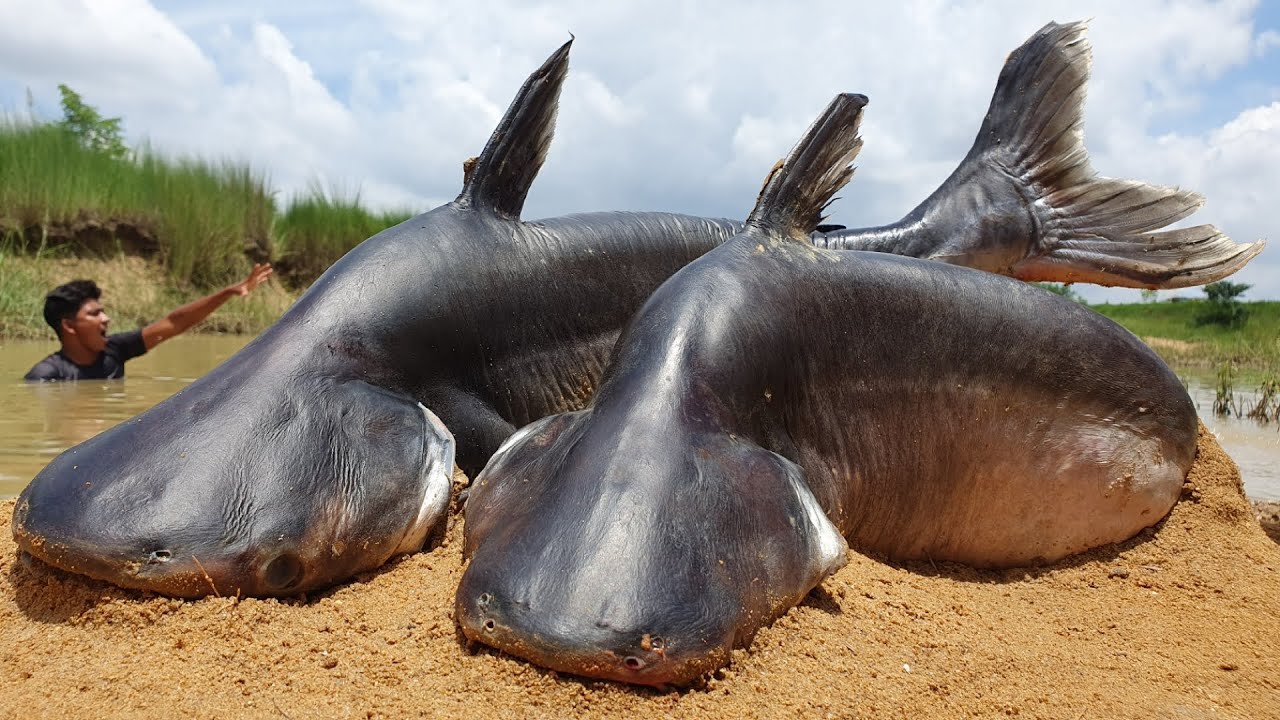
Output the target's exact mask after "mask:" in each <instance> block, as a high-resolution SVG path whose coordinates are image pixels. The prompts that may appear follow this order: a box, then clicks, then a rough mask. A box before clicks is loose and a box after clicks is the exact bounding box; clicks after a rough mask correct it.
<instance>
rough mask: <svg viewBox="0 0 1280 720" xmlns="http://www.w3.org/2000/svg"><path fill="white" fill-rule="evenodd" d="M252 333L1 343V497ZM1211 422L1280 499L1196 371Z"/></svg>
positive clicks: (1275, 445) (1263, 432)
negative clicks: (88, 370)
mask: <svg viewBox="0 0 1280 720" xmlns="http://www.w3.org/2000/svg"><path fill="white" fill-rule="evenodd" d="M249 339H250V338H248V337H244V336H233V335H183V336H181V337H177V338H174V339H173V340H170V341H168V342H166V343H165V344H163V345H161V346H160V347H158V348H156V349H155V350H153V351H152V352H150V353H147V354H146V355H144V356H142V357H140V358H138V359H136V360H132V361H130V363H129V365H128V378H127V379H126V380H124V381H118V380H117V381H110V382H107V381H99V382H80V383H42V384H31V383H24V382H22V380H21V377H22V375H23V374H24V373H26V371H27V370H28V369H29V368H30V367H31V366H32V365H34V364H35V363H36V362H37V361H39V360H40V359H41V358H43V357H44V356H45V355H47V354H49V353H50V352H52V351H53V350H54V349H56V348H55V346H54V344H53V343H52V341H50V342H34V341H10V342H5V343H4V344H0V498H3V497H12V496H14V495H17V494H18V493H19V492H20V491H21V490H22V488H23V487H24V486H25V485H26V484H27V482H29V481H30V480H31V478H32V477H34V476H35V474H36V473H37V472H39V471H40V469H41V468H42V467H44V466H45V464H46V463H48V462H49V460H51V459H53V457H54V456H55V455H57V454H58V453H60V452H62V451H63V450H65V449H67V448H69V447H71V446H72V445H75V444H77V443H80V442H83V441H85V440H87V439H89V438H91V437H93V436H94V435H97V434H98V433H100V432H102V431H103V430H106V429H107V428H109V427H111V426H112V425H115V424H116V423H118V422H120V421H122V420H126V419H128V418H130V417H133V416H134V415H137V414H138V413H140V412H142V411H143V410H146V409H147V408H149V407H151V406H152V405H155V404H156V403H158V402H160V401H161V400H163V399H165V398H166V397H169V396H170V395H172V394H173V393H175V392H177V391H178V390H179V389H181V388H182V387H184V386H185V385H187V384H188V383H190V382H192V381H193V380H195V379H196V378H198V377H200V376H201V375H203V374H204V373H206V372H208V371H209V370H210V369H212V368H213V367H214V366H215V365H217V364H218V363H220V362H222V361H223V360H225V359H227V358H228V357H230V356H231V355H233V354H234V353H235V352H236V351H237V350H239V349H240V348H241V347H243V346H244V345H245V343H247V342H248V341H249ZM1187 382H1188V384H1189V387H1190V390H1191V396H1192V398H1193V399H1195V401H1196V406H1197V407H1198V408H1199V409H1200V415H1201V417H1202V418H1203V419H1204V422H1205V425H1207V426H1208V427H1209V428H1210V429H1211V430H1213V431H1214V433H1216V434H1217V435H1218V438H1219V440H1220V441H1221V443H1222V446H1223V447H1224V448H1225V449H1226V451H1227V453H1228V454H1229V455H1231V457H1232V458H1233V459H1234V460H1235V461H1236V463H1237V464H1239V465H1240V470H1241V473H1242V474H1243V475H1244V484H1245V491H1246V492H1248V493H1249V495H1250V496H1252V497H1255V498H1263V499H1272V500H1280V429H1278V428H1277V425H1276V424H1274V423H1273V424H1271V425H1265V426H1263V425H1258V424H1256V423H1254V422H1253V421H1251V420H1241V419H1237V418H1217V417H1214V416H1213V413H1212V407H1213V390H1212V388H1211V387H1209V386H1208V385H1207V384H1205V381H1203V380H1200V379H1197V378H1195V377H1194V376H1190V377H1189V379H1188V381H1187Z"/></svg>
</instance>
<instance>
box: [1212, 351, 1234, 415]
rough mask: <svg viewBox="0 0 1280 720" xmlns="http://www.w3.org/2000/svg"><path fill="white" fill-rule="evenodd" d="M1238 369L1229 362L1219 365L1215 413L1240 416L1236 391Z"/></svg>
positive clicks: (1215, 387)
mask: <svg viewBox="0 0 1280 720" xmlns="http://www.w3.org/2000/svg"><path fill="white" fill-rule="evenodd" d="M1235 380H1236V369H1235V366H1234V365H1232V364H1231V363H1229V362H1226V363H1223V364H1222V365H1220V366H1219V367H1218V378H1217V382H1216V383H1215V384H1214V390H1213V414H1214V415H1217V416H1219V417H1222V416H1230V415H1233V414H1234V415H1235V416H1236V417H1240V416H1241V414H1240V402H1239V401H1238V400H1237V399H1236V393H1235Z"/></svg>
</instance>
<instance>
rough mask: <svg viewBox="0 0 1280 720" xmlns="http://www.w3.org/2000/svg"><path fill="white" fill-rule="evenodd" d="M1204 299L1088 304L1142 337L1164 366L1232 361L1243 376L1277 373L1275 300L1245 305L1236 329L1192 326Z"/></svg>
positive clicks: (1279, 340) (1279, 336)
mask: <svg viewBox="0 0 1280 720" xmlns="http://www.w3.org/2000/svg"><path fill="white" fill-rule="evenodd" d="M1207 302H1208V301H1207V300H1186V301H1182V302H1158V303H1140V304H1127V305H1091V306H1090V307H1091V308H1092V309H1094V310H1096V311H1098V312H1099V313H1101V314H1103V315H1106V316H1107V317H1109V318H1111V319H1112V320H1115V321H1116V322H1118V323H1120V324H1121V325H1123V326H1124V327H1125V328H1127V329H1128V330H1129V331H1130V332H1132V333H1133V334H1134V335H1137V336H1138V337H1141V338H1143V339H1144V340H1146V341H1147V342H1148V344H1150V345H1151V346H1152V348H1153V349H1154V350H1155V351H1156V352H1158V353H1160V355H1161V356H1162V357H1164V359H1165V360H1166V361H1168V362H1169V363H1170V364H1176V365H1181V366H1188V367H1199V368H1216V367H1218V366H1220V365H1222V364H1223V363H1227V362H1230V363H1234V364H1235V365H1236V367H1238V368H1240V369H1242V370H1244V371H1246V373H1247V374H1249V375H1256V374H1258V373H1267V374H1275V373H1276V372H1277V371H1280V302H1272V301H1262V302H1247V303H1244V306H1245V307H1247V308H1248V310H1249V319H1248V320H1247V321H1246V322H1245V324H1244V326H1242V327H1240V328H1234V329H1233V328H1226V327H1220V326H1217V325H1197V324H1196V322H1195V320H1196V316H1197V315H1198V314H1199V313H1200V312H1201V309H1202V308H1203V307H1204V306H1205V304H1206V303H1207Z"/></svg>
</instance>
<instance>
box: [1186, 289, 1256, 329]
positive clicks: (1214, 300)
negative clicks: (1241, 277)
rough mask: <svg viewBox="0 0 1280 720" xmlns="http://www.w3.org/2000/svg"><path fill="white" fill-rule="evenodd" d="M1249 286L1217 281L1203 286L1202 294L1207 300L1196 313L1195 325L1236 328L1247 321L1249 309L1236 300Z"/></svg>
mask: <svg viewBox="0 0 1280 720" xmlns="http://www.w3.org/2000/svg"><path fill="white" fill-rule="evenodd" d="M1250 287H1252V286H1251V285H1249V284H1247V283H1237V282H1231V281H1230V280H1219V281H1218V282H1216V283H1209V284H1208V285H1205V286H1204V294H1205V296H1207V297H1208V298H1209V300H1208V302H1206V303H1205V304H1204V307H1203V308H1201V309H1200V312H1198V313H1196V316H1195V323H1196V324H1197V325H1221V326H1223V327H1228V328H1238V327H1241V326H1243V325H1244V324H1245V321H1246V320H1248V319H1249V308H1247V307H1245V305H1244V303H1242V302H1240V301H1239V300H1238V299H1237V298H1239V297H1240V296H1241V295H1243V294H1244V292H1245V291H1246V290H1248V289H1249V288H1250Z"/></svg>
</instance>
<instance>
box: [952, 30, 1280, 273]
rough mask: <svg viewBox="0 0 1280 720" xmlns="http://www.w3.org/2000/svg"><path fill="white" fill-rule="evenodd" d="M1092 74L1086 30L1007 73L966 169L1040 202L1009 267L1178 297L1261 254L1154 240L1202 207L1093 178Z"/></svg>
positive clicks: (1034, 40) (1213, 235)
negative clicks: (1007, 179)
mask: <svg viewBox="0 0 1280 720" xmlns="http://www.w3.org/2000/svg"><path fill="white" fill-rule="evenodd" d="M1090 65H1091V57H1090V48H1089V42H1088V40H1087V39H1086V38H1085V26H1084V24H1083V23H1069V24H1066V25H1057V24H1055V23H1049V24H1048V25H1046V26H1045V27H1044V28H1042V29H1041V30H1040V31H1039V32H1037V33H1036V34H1035V35H1034V36H1032V37H1031V39H1029V40H1028V41H1027V42H1026V43H1024V44H1023V45H1022V46H1021V47H1019V48H1018V49H1017V50H1015V51H1014V52H1013V53H1012V54H1011V55H1010V56H1009V59H1008V61H1007V62H1006V63H1005V66H1004V69H1003V70H1002V71H1001V73H1000V80H999V82H998V83H997V85H996V92H995V95H994V97H992V99H991V107H990V109H989V110H988V111H987V116H986V118H985V119H984V121H983V123H982V128H981V130H979V132H978V139H977V140H976V141H975V143H974V146H973V149H972V150H970V152H969V155H968V157H966V158H965V162H966V163H968V162H981V161H984V160H985V161H986V162H988V163H991V164H994V165H996V166H997V167H1000V168H1001V169H1003V170H1004V171H1005V172H1008V173H1010V174H1012V175H1013V176H1014V177H1015V178H1016V180H1017V181H1018V182H1020V183H1021V184H1022V185H1024V187H1025V188H1026V189H1027V190H1028V191H1029V194H1030V195H1031V196H1032V197H1035V196H1038V197H1039V200H1038V201H1035V202H1032V203H1030V207H1031V209H1032V212H1033V213H1034V215H1035V224H1036V225H1037V226H1038V229H1039V230H1040V236H1039V237H1038V238H1036V243H1035V245H1034V246H1033V247H1032V248H1031V249H1030V251H1029V252H1028V253H1027V256H1026V257H1025V258H1024V259H1022V260H1020V261H1019V262H1017V263H1016V264H1015V265H1014V266H1013V275H1014V276H1015V277H1018V278H1021V279H1023V280H1036V281H1040V280H1047V281H1055V282H1093V283H1098V284H1101V285H1117V286H1124V287H1147V288H1176V287H1189V286H1192V285H1200V284H1203V283H1207V282H1212V281H1214V280H1217V279H1220V278H1223V277H1226V276H1228V275H1230V274H1232V273H1234V272H1235V271H1237V270H1239V269H1240V268H1241V267H1243V266H1244V265H1245V263H1247V262H1248V261H1249V260H1250V259H1252V258H1253V257H1254V256H1256V255H1257V254H1258V253H1260V252H1262V248H1263V245H1264V243H1263V242H1261V241H1259V242H1256V243H1252V244H1249V245H1239V244H1237V243H1235V242H1233V241H1232V240H1231V239H1229V238H1227V237H1226V236H1225V235H1223V234H1222V233H1221V232H1219V231H1218V229H1217V228H1215V227H1213V226H1212V225H1199V226H1196V227H1192V228H1186V229H1180V230H1167V231H1163V232H1153V231H1155V230H1158V229H1160V228H1162V227H1165V226H1166V225H1169V224H1170V223H1173V222H1176V221H1178V220H1181V219H1182V218H1184V217H1186V216H1188V215H1190V214H1191V213H1193V212H1195V211H1196V210H1197V209H1199V208H1200V206H1201V205H1202V204H1203V203H1204V199H1203V198H1201V197H1200V196H1199V195H1197V194H1196V193H1194V192H1190V191H1186V190H1180V189H1178V188H1168V187H1159V186H1156V185H1147V184H1145V183H1141V182H1136V181H1133V180H1115V179H1112V178H1106V177H1100V176H1098V175H1096V174H1095V173H1094V171H1093V168H1092V167H1091V166H1090V164H1089V155H1088V152H1087V151H1086V150H1085V147H1084V133H1083V131H1082V129H1081V124H1082V117H1081V114H1082V111H1083V106H1084V98H1085V85H1086V83H1087V82H1088V80H1089V69H1090Z"/></svg>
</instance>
